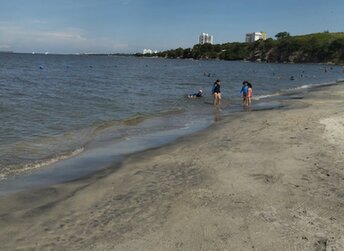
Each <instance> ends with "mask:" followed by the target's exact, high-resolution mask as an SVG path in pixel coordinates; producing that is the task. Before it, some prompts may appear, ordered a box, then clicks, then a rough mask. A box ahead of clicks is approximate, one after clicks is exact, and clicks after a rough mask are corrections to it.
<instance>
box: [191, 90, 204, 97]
mask: <svg viewBox="0 0 344 251" xmlns="http://www.w3.org/2000/svg"><path fill="white" fill-rule="evenodd" d="M201 97H203V91H202V90H199V91H198V92H197V93H193V94H189V95H188V98H201Z"/></svg>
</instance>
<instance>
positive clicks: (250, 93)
mask: <svg viewBox="0 0 344 251" xmlns="http://www.w3.org/2000/svg"><path fill="white" fill-rule="evenodd" d="M247 87H248V88H247V105H251V102H252V92H253V90H252V85H251V84H250V83H248V82H247Z"/></svg>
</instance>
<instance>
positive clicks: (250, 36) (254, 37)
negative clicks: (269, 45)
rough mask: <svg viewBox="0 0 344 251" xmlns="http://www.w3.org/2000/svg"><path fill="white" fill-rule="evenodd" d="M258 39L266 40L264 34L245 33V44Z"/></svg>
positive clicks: (262, 32)
mask: <svg viewBox="0 0 344 251" xmlns="http://www.w3.org/2000/svg"><path fill="white" fill-rule="evenodd" d="M259 39H262V40H266V32H264V31H261V32H252V33H246V37H245V42H246V43H252V42H254V41H257V40H259Z"/></svg>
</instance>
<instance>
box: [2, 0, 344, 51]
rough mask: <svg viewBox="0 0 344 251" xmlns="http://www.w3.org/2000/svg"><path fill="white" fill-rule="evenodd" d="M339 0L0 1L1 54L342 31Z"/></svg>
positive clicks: (343, 5) (343, 6)
mask: <svg viewBox="0 0 344 251" xmlns="http://www.w3.org/2000/svg"><path fill="white" fill-rule="evenodd" d="M343 13H344V0H0V51H14V52H37V53H44V52H49V53H61V54H64V53H67V54H69V53H136V52H142V50H143V49H144V48H147V49H152V50H158V51H164V50H169V49H176V48H178V47H182V48H192V47H193V46H194V45H195V44H197V43H198V37H199V35H200V34H201V33H203V32H205V33H209V34H210V35H213V37H214V43H215V44H222V43H227V42H244V40H245V34H246V33H248V32H254V31H265V32H267V36H268V37H271V38H274V36H275V35H276V34H277V33H278V32H282V31H287V32H289V33H290V34H291V35H302V34H309V33H316V32H323V31H330V32H343V31H344V14H343Z"/></svg>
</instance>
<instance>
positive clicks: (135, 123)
mask: <svg viewBox="0 0 344 251" xmlns="http://www.w3.org/2000/svg"><path fill="white" fill-rule="evenodd" d="M343 75H344V74H343V72H342V67H339V66H328V65H327V66H325V65H318V64H314V65H313V64H308V65H303V64H266V63H250V62H230V61H215V60H214V61H197V60H179V59H175V60H170V59H156V58H137V57H125V56H91V55H37V54H35V55H32V54H16V53H0V90H1V91H0V118H1V120H0V183H1V182H5V181H7V180H13V179H16V178H18V177H21V176H26V177H27V176H30V175H32V174H35V173H38V174H37V175H38V176H39V175H43V176H44V175H49V176H54V179H55V180H59V179H57V178H56V177H59V176H61V178H60V180H59V181H61V180H66V179H67V180H68V179H74V178H77V177H81V176H82V175H86V174H88V173H90V172H93V171H95V170H99V169H100V168H105V167H107V166H109V165H111V164H113V163H115V162H116V161H118V160H119V159H121V157H123V156H124V155H126V154H130V153H133V152H136V151H142V150H145V149H147V148H151V147H157V146H160V145H162V144H165V143H167V142H170V141H172V140H174V139H176V138H178V137H180V136H182V135H186V134H189V133H192V132H195V131H197V130H201V129H203V128H206V127H207V126H209V125H210V124H211V123H214V121H215V120H216V119H218V115H219V113H220V116H226V115H228V114H231V113H233V112H234V111H236V112H238V111H241V110H242V106H241V96H240V93H239V91H240V89H241V83H242V81H243V80H248V81H250V82H251V83H252V84H253V92H254V101H253V108H254V107H260V106H264V104H267V103H269V102H270V103H271V102H272V101H273V100H276V98H277V97H278V98H281V97H288V96H291V95H294V94H295V95H296V94H297V95H299V94H300V93H301V94H302V92H304V91H308V90H309V89H311V88H313V87H314V86H318V85H326V84H333V83H335V82H336V81H337V80H339V79H342V78H343ZM291 78H293V80H291ZM216 79H220V80H221V82H222V85H221V88H222V89H221V91H222V95H223V101H222V106H221V111H216V109H214V107H213V105H212V97H211V87H212V84H213V82H214V81H215V80H216ZM199 89H202V90H203V91H204V93H205V97H203V98H201V99H189V98H187V97H186V96H187V94H191V93H194V92H197V91H198V90H199ZM271 104H272V103H271ZM215 113H216V115H215ZM52 170H53V171H52ZM42 179H46V178H42ZM36 180H37V178H36Z"/></svg>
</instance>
